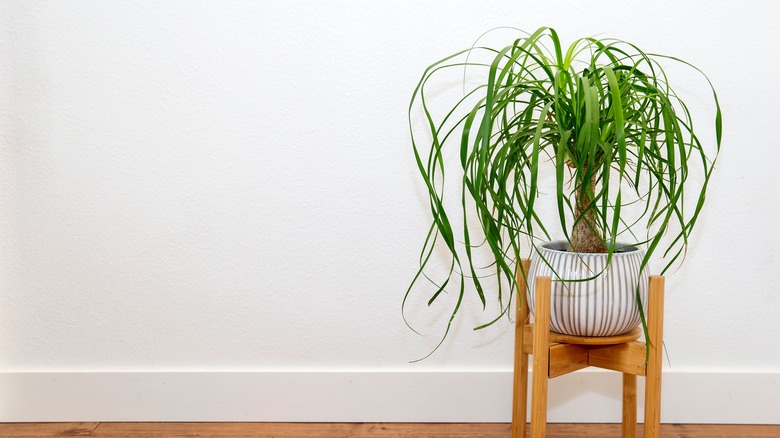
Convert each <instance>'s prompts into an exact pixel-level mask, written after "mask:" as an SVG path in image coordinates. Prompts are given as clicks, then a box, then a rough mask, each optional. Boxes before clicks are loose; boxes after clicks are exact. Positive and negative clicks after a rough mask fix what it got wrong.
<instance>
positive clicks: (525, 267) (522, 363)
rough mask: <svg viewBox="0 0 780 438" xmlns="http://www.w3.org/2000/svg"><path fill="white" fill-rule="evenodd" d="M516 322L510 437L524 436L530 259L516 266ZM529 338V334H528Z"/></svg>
mask: <svg viewBox="0 0 780 438" xmlns="http://www.w3.org/2000/svg"><path fill="white" fill-rule="evenodd" d="M517 268H518V269H517V313H516V316H517V322H516V324H515V363H514V366H515V370H514V387H513V391H512V394H513V396H512V425H513V427H512V438H525V429H526V428H525V423H526V410H527V408H528V353H526V352H525V351H524V347H523V345H524V344H525V337H526V331H525V326H526V324H527V323H528V318H529V316H530V312H529V309H528V300H526V290H527V289H526V288H527V286H526V279H525V277H526V274H525V273H526V272H528V271H529V269H530V268H531V261H530V260H528V259H523V260H522V261H521V264H519V265H518V266H517ZM529 338H530V336H529Z"/></svg>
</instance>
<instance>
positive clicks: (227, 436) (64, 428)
mask: <svg viewBox="0 0 780 438" xmlns="http://www.w3.org/2000/svg"><path fill="white" fill-rule="evenodd" d="M661 430H662V432H661V434H662V436H663V437H664V438H734V437H740V438H780V425H776V426H773V425H696V424H664V425H663V426H662V428H661ZM510 431H511V427H510V425H509V424H506V423H463V424H457V423H426V424H420V423H0V437H3V438H6V437H8V438H10V437H13V438H42V437H63V436H91V437H100V438H139V437H148V438H158V437H172V438H182V437H199V438H206V437H208V438H246V437H255V438H315V437H316V438H358V437H361V438H362V437H377V438H388V437H396V438H445V437H447V438H509V436H510ZM547 436H548V437H549V438H583V437H585V438H587V437H594V438H595V437H599V438H612V437H615V438H617V437H620V425H619V424H566V423H561V424H549V425H548V426H547ZM639 436H640V437H641V436H642V434H641V428H640V433H639Z"/></svg>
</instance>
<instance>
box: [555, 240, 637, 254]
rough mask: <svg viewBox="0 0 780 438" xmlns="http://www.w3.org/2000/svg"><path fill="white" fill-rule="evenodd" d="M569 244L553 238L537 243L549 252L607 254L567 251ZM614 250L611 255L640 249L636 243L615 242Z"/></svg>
mask: <svg viewBox="0 0 780 438" xmlns="http://www.w3.org/2000/svg"><path fill="white" fill-rule="evenodd" d="M568 246H569V242H567V241H565V240H553V241H551V242H545V243H543V244H541V245H539V248H540V249H543V250H545V251H551V252H564V253H569V254H589V255H605V256H606V255H607V253H600V252H571V253H570V252H569V251H567V250H566V248H567V247H568ZM615 247H616V249H615V252H614V253H612V255H613V256H616V255H628V254H633V253H635V252H637V251H642V249H641V248H640V247H638V246H636V245H630V244H627V243H622V242H617V243H616V244H615Z"/></svg>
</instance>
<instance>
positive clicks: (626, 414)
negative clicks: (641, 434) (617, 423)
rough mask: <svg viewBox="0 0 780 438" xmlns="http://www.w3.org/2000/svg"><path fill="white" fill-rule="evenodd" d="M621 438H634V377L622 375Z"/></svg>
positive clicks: (627, 374)
mask: <svg viewBox="0 0 780 438" xmlns="http://www.w3.org/2000/svg"><path fill="white" fill-rule="evenodd" d="M623 438H636V376H635V375H633V374H629V373H623Z"/></svg>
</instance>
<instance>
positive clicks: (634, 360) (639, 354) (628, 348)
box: [588, 341, 647, 376]
mask: <svg viewBox="0 0 780 438" xmlns="http://www.w3.org/2000/svg"><path fill="white" fill-rule="evenodd" d="M646 355H647V349H646V348H645V343H644V342H637V341H632V342H626V343H625V344H618V345H610V346H606V347H596V348H591V349H590V352H589V355H588V363H589V364H590V365H591V366H594V367H599V368H604V369H607V370H613V371H619V372H621V373H629V374H633V375H636V376H644V375H645V359H646Z"/></svg>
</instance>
